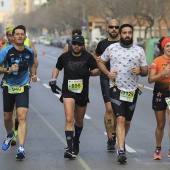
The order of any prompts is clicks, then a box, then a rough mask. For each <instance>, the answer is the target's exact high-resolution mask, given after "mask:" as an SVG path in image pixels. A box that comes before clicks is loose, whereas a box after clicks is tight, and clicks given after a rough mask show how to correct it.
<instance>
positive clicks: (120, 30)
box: [119, 24, 133, 33]
mask: <svg viewBox="0 0 170 170" xmlns="http://www.w3.org/2000/svg"><path fill="white" fill-rule="evenodd" d="M124 27H130V28H131V29H132V32H133V26H132V25H130V24H123V25H121V26H120V28H119V33H121V32H122V29H123V28H124Z"/></svg>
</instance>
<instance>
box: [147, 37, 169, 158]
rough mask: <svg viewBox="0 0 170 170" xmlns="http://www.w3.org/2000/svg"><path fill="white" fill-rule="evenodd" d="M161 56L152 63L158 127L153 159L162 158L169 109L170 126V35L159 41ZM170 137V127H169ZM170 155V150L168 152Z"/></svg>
mask: <svg viewBox="0 0 170 170" xmlns="http://www.w3.org/2000/svg"><path fill="white" fill-rule="evenodd" d="M158 46H159V49H160V51H161V52H162V53H163V54H162V55H161V56H159V57H157V58H155V59H154V60H153V62H152V64H151V65H150V71H149V77H148V82H149V83H155V85H154V91H153V100H152V109H153V110H154V112H155V117H156V122H157V127H156V130H155V137H156V149H155V153H154V156H153V159H155V160H160V159H162V149H161V144H162V139H163V135H164V128H165V123H166V110H168V116H169V119H168V120H169V127H170V37H163V38H161V39H160V41H159V43H158ZM169 139H170V128H169ZM168 156H169V157H170V150H169V152H168Z"/></svg>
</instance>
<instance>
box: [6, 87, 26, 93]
mask: <svg viewBox="0 0 170 170" xmlns="http://www.w3.org/2000/svg"><path fill="white" fill-rule="evenodd" d="M23 92H24V86H12V87H9V86H8V93H10V94H18V93H23Z"/></svg>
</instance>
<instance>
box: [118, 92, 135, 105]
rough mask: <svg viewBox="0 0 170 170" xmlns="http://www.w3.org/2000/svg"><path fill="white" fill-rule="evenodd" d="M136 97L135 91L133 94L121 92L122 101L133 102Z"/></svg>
mask: <svg viewBox="0 0 170 170" xmlns="http://www.w3.org/2000/svg"><path fill="white" fill-rule="evenodd" d="M134 95H135V91H131V92H125V91H120V100H123V101H127V102H132V101H133V98H134Z"/></svg>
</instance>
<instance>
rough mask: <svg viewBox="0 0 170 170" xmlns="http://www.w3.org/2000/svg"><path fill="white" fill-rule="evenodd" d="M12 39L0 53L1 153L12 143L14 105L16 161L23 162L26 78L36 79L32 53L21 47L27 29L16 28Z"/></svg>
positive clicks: (27, 103) (27, 89)
mask: <svg viewBox="0 0 170 170" xmlns="http://www.w3.org/2000/svg"><path fill="white" fill-rule="evenodd" d="M12 35H13V38H14V44H11V45H9V46H7V47H6V48H4V49H3V50H1V51H0V65H1V64H2V63H4V67H0V73H2V74H4V77H3V84H2V88H3V107H4V108H3V109H4V125H5V128H6V131H7V136H6V138H5V140H4V143H3V145H2V150H4V151H6V150H8V149H9V148H10V146H11V142H12V139H13V138H14V136H15V135H14V132H13V131H12V127H13V122H12V112H13V108H14V105H15V103H16V109H17V116H18V121H19V127H18V140H19V147H18V151H17V154H16V158H17V159H23V158H25V150H24V143H25V138H26V132H27V123H26V116H27V112H28V105H29V78H30V75H29V74H30V73H31V79H32V81H33V82H35V81H37V77H36V75H35V72H36V68H35V64H34V52H33V51H32V50H31V49H30V48H27V47H26V46H24V40H25V39H26V28H25V27H24V26H23V25H19V26H17V27H15V28H14V30H13V32H12ZM17 63H18V64H17ZM18 87H19V88H18Z"/></svg>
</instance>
